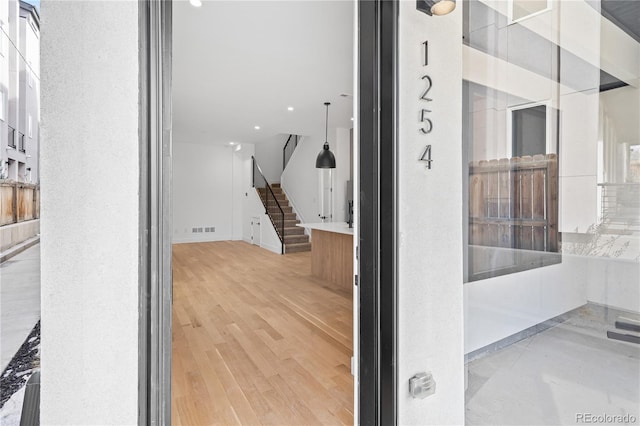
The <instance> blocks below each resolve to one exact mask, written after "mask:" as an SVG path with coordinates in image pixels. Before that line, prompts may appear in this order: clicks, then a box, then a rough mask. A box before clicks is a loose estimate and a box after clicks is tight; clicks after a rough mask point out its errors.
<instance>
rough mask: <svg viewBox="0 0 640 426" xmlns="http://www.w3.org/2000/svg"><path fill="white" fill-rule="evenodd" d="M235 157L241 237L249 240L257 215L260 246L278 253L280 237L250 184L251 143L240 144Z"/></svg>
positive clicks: (253, 153) (279, 251) (253, 149)
mask: <svg viewBox="0 0 640 426" xmlns="http://www.w3.org/2000/svg"><path fill="white" fill-rule="evenodd" d="M236 154H237V159H238V161H239V162H240V169H241V173H242V183H241V185H242V187H241V190H240V197H241V205H242V214H241V215H239V216H238V217H240V218H241V221H242V223H241V224H240V227H241V230H242V231H241V239H242V240H244V241H246V242H247V243H250V244H251V243H252V241H251V232H252V229H251V228H252V227H251V221H252V220H253V218H254V217H257V218H258V220H259V221H260V235H259V239H260V244H259V245H260V247H262V248H264V249H267V250H269V251H272V252H274V253H278V254H280V253H281V251H282V246H281V244H280V239H279V238H278V234H277V233H276V230H275V228H274V227H273V224H272V223H271V220H270V219H269V216H268V215H266V214H265V209H264V204H262V201H261V200H260V197H259V196H258V193H257V192H256V190H255V189H254V188H253V186H252V179H251V176H252V175H251V173H252V167H253V164H252V162H251V156H252V155H255V146H254V145H253V144H242V150H241V151H237V152H236Z"/></svg>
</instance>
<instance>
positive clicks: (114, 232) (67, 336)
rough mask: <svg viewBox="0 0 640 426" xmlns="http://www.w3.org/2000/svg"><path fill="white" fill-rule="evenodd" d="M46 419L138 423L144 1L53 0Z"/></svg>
mask: <svg viewBox="0 0 640 426" xmlns="http://www.w3.org/2000/svg"><path fill="white" fill-rule="evenodd" d="M42 16H43V17H44V18H43V24H42V140H43V143H42V146H41V148H42V151H41V161H42V163H41V177H42V179H41V180H42V388H41V423H42V424H76V425H87V424H136V423H137V415H138V255H139V253H138V252H139V250H138V240H139V229H138V221H139V218H138V211H139V208H138V203H139V200H138V192H139V179H140V178H139V154H138V152H139V139H138V138H139V137H138V114H139V105H138V78H139V65H138V3H137V2H134V1H87V2H80V1H73V2H69V1H47V2H42Z"/></svg>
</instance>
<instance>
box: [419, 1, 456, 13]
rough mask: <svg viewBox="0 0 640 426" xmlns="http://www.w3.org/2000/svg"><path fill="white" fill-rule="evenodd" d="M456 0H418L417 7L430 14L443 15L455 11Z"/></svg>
mask: <svg viewBox="0 0 640 426" xmlns="http://www.w3.org/2000/svg"><path fill="white" fill-rule="evenodd" d="M455 8H456V0H417V1H416V9H418V10H419V11H421V12H424V13H426V14H427V15H429V16H433V15H436V16H442V15H447V14H449V13H451V12H453V9H455Z"/></svg>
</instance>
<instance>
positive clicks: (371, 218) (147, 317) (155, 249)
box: [138, 0, 399, 426]
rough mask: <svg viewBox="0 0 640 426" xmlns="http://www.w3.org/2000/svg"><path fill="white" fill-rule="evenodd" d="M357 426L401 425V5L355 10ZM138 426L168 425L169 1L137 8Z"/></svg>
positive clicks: (389, 2)
mask: <svg viewBox="0 0 640 426" xmlns="http://www.w3.org/2000/svg"><path fill="white" fill-rule="evenodd" d="M358 2H359V3H358V4H359V7H358V11H359V12H358V13H359V16H358V23H359V28H358V32H359V37H358V40H359V48H358V64H359V79H358V81H359V83H358V84H359V88H358V89H359V99H358V102H359V114H360V115H359V121H358V123H359V124H358V126H359V140H358V144H359V152H360V158H359V167H360V193H359V203H360V208H359V218H358V219H359V235H358V237H359V239H358V251H359V253H358V258H359V259H358V261H359V262H358V264H359V268H358V277H359V298H360V299H359V311H360V312H359V315H360V316H359V318H360V330H359V336H360V337H359V342H358V343H359V407H358V410H359V416H360V417H359V423H360V424H361V425H384V426H388V425H396V424H397V377H396V371H397V322H396V318H397V297H396V296H397V248H396V241H397V201H396V195H397V181H396V175H397V158H396V152H397V149H396V144H397V130H396V129H397V122H396V117H397V101H396V99H397V60H396V57H397V22H398V2H399V0H358ZM139 13H140V105H141V108H140V110H141V112H140V232H141V235H140V293H139V295H140V302H139V304H140V306H139V311H140V322H139V327H140V333H139V335H140V337H139V342H140V343H139V353H140V356H139V419H138V423H139V424H141V425H151V424H154V425H162V424H170V423H171V299H172V295H171V285H172V284H171V232H170V231H171V191H170V182H171V57H172V52H171V39H172V32H171V0H154V1H148V0H140V1H139Z"/></svg>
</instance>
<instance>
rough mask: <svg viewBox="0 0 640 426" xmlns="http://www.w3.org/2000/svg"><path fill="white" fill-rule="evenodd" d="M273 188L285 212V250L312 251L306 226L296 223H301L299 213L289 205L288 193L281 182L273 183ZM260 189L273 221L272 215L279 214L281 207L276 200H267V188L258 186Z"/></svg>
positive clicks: (289, 251)
mask: <svg viewBox="0 0 640 426" xmlns="http://www.w3.org/2000/svg"><path fill="white" fill-rule="evenodd" d="M271 189H272V191H273V194H274V195H275V198H276V200H277V201H278V204H280V208H281V209H282V211H283V212H284V232H283V234H284V252H285V254H286V253H297V252H302V251H310V250H311V242H310V241H309V236H308V235H306V234H305V233H304V228H302V227H300V226H296V224H298V223H300V221H299V220H298V217H297V215H296V214H295V213H294V211H293V208H292V207H291V206H290V205H289V200H288V199H287V195H286V194H285V193H284V191H283V190H282V188H281V187H280V184H279V183H272V184H271ZM256 190H257V191H258V195H260V198H261V199H262V202H263V204H265V205H266V206H267V213H268V214H269V217H271V220H272V222H276V221H274V219H273V217H272V215H279V214H280V209H279V208H278V206H277V205H276V202H275V201H273V200H271V199H268V200H267V201H266V202H265V198H268V197H265V194H266V191H267V189H266V188H256ZM276 232H279V227H277V226H276Z"/></svg>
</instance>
